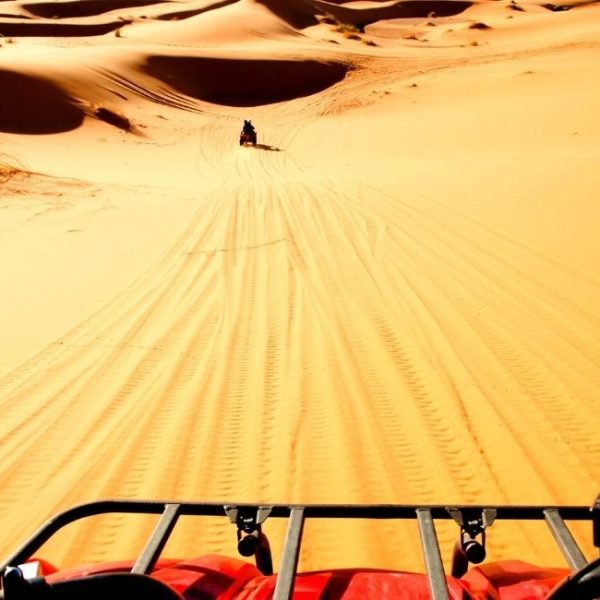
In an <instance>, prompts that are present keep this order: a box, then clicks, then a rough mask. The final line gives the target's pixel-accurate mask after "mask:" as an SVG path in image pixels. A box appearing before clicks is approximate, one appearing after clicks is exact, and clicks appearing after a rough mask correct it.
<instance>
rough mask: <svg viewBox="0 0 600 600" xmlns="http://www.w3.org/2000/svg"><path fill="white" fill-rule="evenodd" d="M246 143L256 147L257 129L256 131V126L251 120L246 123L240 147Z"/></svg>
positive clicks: (241, 135)
mask: <svg viewBox="0 0 600 600" xmlns="http://www.w3.org/2000/svg"><path fill="white" fill-rule="evenodd" d="M245 143H251V144H252V145H253V146H256V129H254V125H252V121H250V120H249V119H248V120H245V121H244V126H243V127H242V133H241V134H240V146H242V145H244V144H245Z"/></svg>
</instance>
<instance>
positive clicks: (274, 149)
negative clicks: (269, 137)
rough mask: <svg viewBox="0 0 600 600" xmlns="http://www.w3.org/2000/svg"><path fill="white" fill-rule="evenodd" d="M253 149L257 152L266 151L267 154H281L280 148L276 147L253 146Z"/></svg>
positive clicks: (265, 145) (266, 145)
mask: <svg viewBox="0 0 600 600" xmlns="http://www.w3.org/2000/svg"><path fill="white" fill-rule="evenodd" d="M253 148H256V149H258V150H268V151H269V152H282V149H281V148H278V147H277V146H269V145H268V144H256V146H253Z"/></svg>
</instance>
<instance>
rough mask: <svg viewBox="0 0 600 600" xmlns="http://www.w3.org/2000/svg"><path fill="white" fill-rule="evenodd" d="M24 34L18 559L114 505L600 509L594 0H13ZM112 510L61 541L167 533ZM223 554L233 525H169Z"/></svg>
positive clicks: (4, 88)
mask: <svg viewBox="0 0 600 600" xmlns="http://www.w3.org/2000/svg"><path fill="white" fill-rule="evenodd" d="M0 33H1V34H2V35H3V37H2V38H0V208H1V212H0V252H1V256H2V262H1V266H0V281H1V282H2V283H1V285H2V310H1V311H0V332H1V333H2V346H1V349H0V402H1V404H2V405H1V409H0V531H1V532H2V536H1V540H0V546H1V548H0V549H1V551H2V555H6V554H7V553H8V552H9V551H10V550H11V549H13V548H14V547H15V545H16V544H17V543H18V542H19V541H20V540H21V539H22V538H23V536H25V535H29V534H30V533H32V532H33V530H34V529H35V528H37V526H38V525H39V524H40V523H41V522H42V521H44V520H45V519H47V518H48V517H49V516H50V515H52V514H54V513H55V512H56V511H58V510H62V509H64V508H66V507H68V506H71V505H73V504H76V503H79V502H85V501H90V500H95V499H98V498H109V497H122V498H158V499H169V498H174V499H182V500H195V501H200V500H205V501H225V502H233V501H246V502H303V503H310V502H327V503H417V502H418V503H436V504H437V503H439V504H451V503H506V504H515V503H531V504H542V503H550V504H590V503H591V502H592V500H593V499H594V497H595V495H596V493H597V492H599V491H600V440H599V438H598V423H599V422H600V401H599V393H600V240H599V238H598V230H599V224H600V205H599V203H598V190H599V189H600V169H599V168H598V166H599V164H600V163H599V149H600V85H598V82H599V81H600V4H598V3H594V2H588V1H581V2H578V1H577V0H568V1H567V2H563V3H561V4H558V5H553V4H544V3H543V2H542V1H541V0H535V1H531V2H526V1H524V2H521V1H520V0H514V1H512V0H510V1H509V0H476V1H474V2H471V1H461V0H418V1H417V0H404V1H400V2H378V1H348V2H339V1H336V2H327V1H321V0H237V1H236V0H229V1H225V2H223V1H216V0H209V1H207V0H189V1H178V2H167V1H160V0H154V1H152V0H146V1H145V2H140V1H139V0H128V1H123V0H76V1H60V2H39V1H28V0H1V1H0ZM247 118H249V119H252V121H253V123H254V124H255V126H256V127H257V130H258V136H259V139H258V142H259V143H258V145H257V146H256V147H255V148H253V147H240V146H239V145H238V135H239V131H240V127H241V124H242V121H243V119H247ZM103 524H104V521H103V520H102V519H98V520H95V521H93V524H92V526H91V527H89V528H85V529H84V528H79V527H73V528H72V529H70V530H69V531H67V532H65V534H64V535H63V536H62V537H61V539H60V540H59V541H57V542H54V543H52V544H50V546H49V547H48V548H47V554H46V556H47V558H49V559H50V560H52V561H53V562H55V563H56V564H59V565H65V566H66V565H70V564H76V563H80V562H82V561H96V560H112V559H116V558H119V559H120V558H127V557H130V556H132V555H134V554H135V553H136V552H137V551H138V550H139V548H140V546H141V544H142V543H143V540H144V535H145V534H146V533H147V532H148V531H149V528H150V527H151V526H152V523H151V522H148V521H147V520H146V519H129V520H128V519H125V518H119V519H116V520H113V521H111V524H110V526H109V527H103V526H102V525H103ZM265 530H266V532H267V533H268V534H269V535H270V537H271V542H272V546H273V548H274V553H275V558H276V559H277V557H278V556H279V547H280V544H281V541H282V539H283V534H284V529H283V524H279V523H274V522H267V524H266V525H265ZM574 531H575V532H576V534H577V536H578V539H579V540H580V541H581V543H582V545H583V547H584V548H585V550H586V552H587V553H588V554H591V552H592V546H591V536H590V532H589V531H588V528H587V527H580V528H577V527H575V528H574ZM439 533H440V539H441V543H442V550H443V552H444V557H445V558H448V556H449V552H450V549H451V546H452V544H453V542H454V539H455V537H456V529H455V528H453V527H445V526H443V525H442V526H440V527H439ZM488 549H489V555H490V558H492V559H498V558H507V557H515V558H516V557H519V558H523V559H525V560H531V561H533V562H537V563H539V564H557V565H561V564H562V560H561V559H560V557H559V556H558V553H557V552H556V551H555V550H554V548H553V546H552V544H551V543H550V536H549V534H548V533H546V532H545V531H544V530H543V528H542V527H537V526H529V525H521V526H510V525H505V524H497V525H495V526H494V528H493V529H492V530H490V532H489V536H488ZM208 552H219V553H223V554H229V555H235V534H234V531H233V528H232V526H231V525H229V524H227V523H226V522H225V520H224V519H222V520H218V519H215V520H210V519H209V520H208V521H207V522H206V523H203V524H202V526H199V525H194V526H192V525H190V526H188V527H184V528H183V530H182V531H181V532H180V533H179V534H176V536H175V539H174V540H173V542H172V543H171V544H170V545H169V547H168V548H167V553H169V554H171V555H172V556H173V555H174V556H187V555H197V554H204V553H208ZM334 566H338V567H345V566H373V567H387V568H397V569H400V568H407V569H422V560H421V553H420V547H419V542H418V535H417V529H416V526H415V525H414V524H398V523H369V522H360V523H355V524H352V525H350V524H347V523H345V524H343V525H341V524H337V525H336V524H333V523H318V524H313V523H309V524H308V525H307V528H306V537H305V540H304V543H303V548H302V556H301V565H300V567H301V568H302V569H317V568H327V567H334Z"/></svg>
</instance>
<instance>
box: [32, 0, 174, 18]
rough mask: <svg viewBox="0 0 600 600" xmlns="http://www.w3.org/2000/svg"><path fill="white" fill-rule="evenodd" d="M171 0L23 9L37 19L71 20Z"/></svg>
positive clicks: (100, 0)
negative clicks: (56, 18)
mask: <svg viewBox="0 0 600 600" xmlns="http://www.w3.org/2000/svg"><path fill="white" fill-rule="evenodd" d="M170 1H171V0H120V2H119V4H118V5H117V4H116V3H115V2H112V1H111V0H85V2H82V1H81V0H72V1H69V2H40V3H33V2H31V3H26V4H23V5H22V7H23V8H24V9H25V10H27V11H28V12H30V13H31V14H32V15H35V16H36V17H42V18H45V19H53V18H55V17H58V18H59V19H69V18H73V17H93V16H96V15H101V14H104V13H107V12H111V11H114V10H120V9H124V8H132V7H134V8H137V7H141V6H152V5H154V4H163V3H164V2H170Z"/></svg>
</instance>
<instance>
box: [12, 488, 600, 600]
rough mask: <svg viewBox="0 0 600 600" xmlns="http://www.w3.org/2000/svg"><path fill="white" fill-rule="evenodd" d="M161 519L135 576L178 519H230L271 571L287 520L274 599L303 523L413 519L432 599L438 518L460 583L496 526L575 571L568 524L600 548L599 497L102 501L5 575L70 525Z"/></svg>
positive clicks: (579, 555)
mask: <svg viewBox="0 0 600 600" xmlns="http://www.w3.org/2000/svg"><path fill="white" fill-rule="evenodd" d="M108 513H121V514H155V515H159V519H158V521H157V523H156V526H155V528H154V531H153V532H152V534H151V535H150V537H149V539H148V540H147V542H146V544H145V546H144V548H143V550H142V551H141V553H140V555H139V556H138V557H137V559H136V560H135V562H134V565H133V568H132V573H136V574H148V573H150V572H151V571H152V569H153V567H154V566H155V565H156V562H157V561H158V559H159V557H160V555H161V552H162V550H163V548H164V547H165V544H166V543H167V540H168V539H169V537H170V535H171V533H172V531H173V529H174V528H175V526H176V524H177V520H178V519H179V517H180V516H226V517H228V518H229V520H230V521H231V523H232V524H234V525H235V526H236V531H237V540H238V550H239V551H240V553H241V554H242V555H244V556H254V557H255V560H256V564H257V567H258V568H259V570H261V572H263V573H264V574H265V575H271V574H272V573H273V567H272V560H271V552H270V548H269V544H268V541H267V539H266V536H265V535H264V534H263V532H262V524H263V523H264V522H265V520H266V519H267V518H269V519H271V518H287V519H288V527H287V534H286V539H285V543H284V548H283V554H282V559H281V564H280V568H279V571H278V575H277V583H276V587H275V593H274V598H275V599H276V600H284V599H288V598H291V596H292V591H293V588H294V580H295V577H296V570H297V567H298V558H299V554H300V545H301V541H302V533H303V529H304V522H305V520H306V519H399V520H416V521H417V523H418V526H419V533H420V536H421V543H422V548H423V556H424V562H425V566H426V571H427V577H428V581H429V588H430V591H431V598H432V599H433V600H447V599H448V598H449V593H448V587H447V581H446V574H445V571H444V565H443V562H442V558H441V554H440V548H439V543H438V538H437V533H436V530H435V521H436V520H453V521H455V522H456V523H457V525H458V526H459V528H460V529H459V531H460V533H459V537H458V541H457V543H456V546H455V549H454V555H453V560H452V575H454V576H457V577H460V576H461V575H462V574H464V573H465V572H466V570H467V568H468V565H469V563H473V564H477V563H480V562H482V561H483V560H484V559H485V535H486V528H487V527H489V526H490V525H492V523H493V522H494V521H498V520H510V521H545V523H546V525H547V526H548V528H549V530H550V532H551V533H552V536H553V538H554V540H555V541H556V543H557V545H558V547H559V548H560V551H561V552H562V554H563V556H564V557H565V559H566V561H567V563H568V565H569V567H570V568H571V570H572V572H573V573H576V572H578V571H580V570H581V569H584V568H585V567H586V566H587V565H588V563H587V560H586V558H585V556H584V554H583V552H582V551H581V549H580V548H579V546H578V545H577V542H576V541H575V538H574V537H573V535H572V534H571V532H570V530H569V528H568V527H567V525H566V523H565V521H590V522H591V523H592V531H593V538H594V544H595V545H596V546H597V547H600V497H599V499H598V500H596V503H595V504H594V506H592V507H591V508H590V507H586V506H551V507H547V506H440V505H433V506H432V505H429V506H417V505H323V504H320V505H280V504H274V505H257V504H219V503H208V504H203V503H196V502H178V501H152V500H149V501H138V500H103V501H98V502H91V503H88V504H82V505H79V506H75V507H73V508H71V509H68V510H66V511H65V512H63V513H61V514H59V515H57V516H55V517H53V518H52V519H50V520H49V521H47V522H46V523H45V524H44V525H43V526H42V527H40V529H38V531H37V532H35V533H34V534H33V535H32V536H31V537H30V538H29V539H28V540H27V541H26V542H25V543H24V544H23V545H22V546H21V547H20V548H18V549H17V550H16V551H15V552H14V553H13V554H12V555H10V556H9V557H8V558H7V559H6V560H5V561H4V563H3V564H2V565H0V572H2V573H4V571H5V569H6V568H7V567H11V566H16V565H19V564H21V563H24V562H25V561H27V560H28V559H29V558H30V557H31V556H32V555H33V554H34V553H35V552H36V551H37V550H38V549H39V548H40V547H41V546H42V545H43V544H44V543H45V542H46V541H48V540H49V539H50V538H51V537H52V536H53V535H54V534H55V533H56V532H57V531H58V530H60V529H61V528H62V527H64V526H65V525H68V524H69V523H72V522H74V521H78V520H80V519H83V518H85V517H91V516H95V515H101V514H108Z"/></svg>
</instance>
